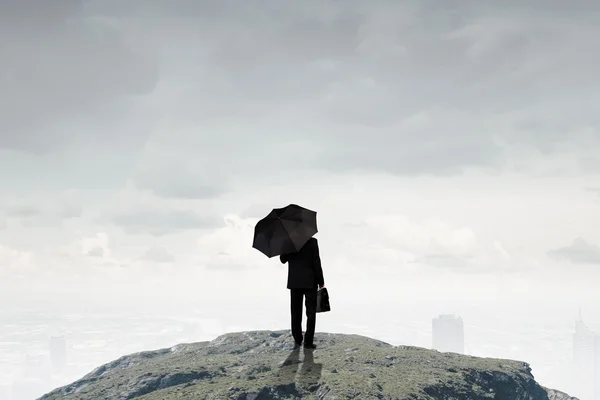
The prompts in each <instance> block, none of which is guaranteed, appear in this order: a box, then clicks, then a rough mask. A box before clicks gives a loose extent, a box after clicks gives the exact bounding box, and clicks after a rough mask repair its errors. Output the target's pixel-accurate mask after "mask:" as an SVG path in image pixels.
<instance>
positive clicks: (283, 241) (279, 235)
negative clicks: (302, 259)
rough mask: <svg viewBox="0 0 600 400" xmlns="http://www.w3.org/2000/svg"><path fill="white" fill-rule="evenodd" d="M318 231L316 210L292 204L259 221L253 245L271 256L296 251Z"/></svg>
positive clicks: (275, 210)
mask: <svg viewBox="0 0 600 400" xmlns="http://www.w3.org/2000/svg"><path fill="white" fill-rule="evenodd" d="M317 232H318V230H317V213H316V211H312V210H308V209H306V208H304V207H300V206H299V205H297V204H290V205H288V206H286V207H283V208H274V209H273V211H271V212H270V213H269V215H267V216H266V217H265V218H263V219H261V220H260V221H258V223H257V224H256V227H254V242H253V244H252V247H254V248H255V249H257V250H258V251H260V252H262V253H264V254H265V255H266V256H267V257H269V258H270V257H274V256H278V255H281V254H289V253H295V252H297V251H299V250H300V249H301V248H302V246H304V245H305V244H306V242H308V240H309V239H310V238H311V237H313V235H314V234H315V233H317Z"/></svg>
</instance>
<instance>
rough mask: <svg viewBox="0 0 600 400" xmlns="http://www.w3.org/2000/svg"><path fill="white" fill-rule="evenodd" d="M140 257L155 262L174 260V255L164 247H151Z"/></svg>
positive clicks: (170, 261)
mask: <svg viewBox="0 0 600 400" xmlns="http://www.w3.org/2000/svg"><path fill="white" fill-rule="evenodd" d="M141 259H142V260H144V261H152V262H157V263H172V262H174V261H175V256H174V255H173V254H172V253H171V252H169V251H168V250H167V249H165V248H164V247H151V248H150V249H148V251H146V252H145V253H144V254H143V255H142V257H141Z"/></svg>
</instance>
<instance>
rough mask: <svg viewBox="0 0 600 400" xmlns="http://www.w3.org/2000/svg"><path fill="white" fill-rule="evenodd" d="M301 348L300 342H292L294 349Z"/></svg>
mask: <svg viewBox="0 0 600 400" xmlns="http://www.w3.org/2000/svg"><path fill="white" fill-rule="evenodd" d="M300 346H302V342H294V348H295V349H297V348H299V347H300Z"/></svg>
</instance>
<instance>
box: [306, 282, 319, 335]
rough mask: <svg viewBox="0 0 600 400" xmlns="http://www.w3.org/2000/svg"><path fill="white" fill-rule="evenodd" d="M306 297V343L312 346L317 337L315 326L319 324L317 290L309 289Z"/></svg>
mask: <svg viewBox="0 0 600 400" xmlns="http://www.w3.org/2000/svg"><path fill="white" fill-rule="evenodd" d="M304 295H305V296H306V302H305V304H306V318H307V320H306V333H305V335H304V343H308V344H312V343H313V339H314V337H315V326H316V323H317V289H316V288H315V289H307V290H306V291H305V292H304Z"/></svg>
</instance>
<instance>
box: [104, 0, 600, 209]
mask: <svg viewBox="0 0 600 400" xmlns="http://www.w3.org/2000/svg"><path fill="white" fill-rule="evenodd" d="M582 7H583V8H582V9H581V10H580V11H572V10H566V9H565V7H564V6H562V5H560V4H559V3H557V2H551V5H550V6H547V5H546V4H544V5H543V6H542V5H541V4H539V5H538V6H535V7H534V6H532V7H531V8H528V7H524V6H522V5H520V4H517V3H516V2H509V3H507V4H504V3H503V5H502V8H499V7H498V6H495V5H493V4H475V3H473V2H466V1H456V2H453V3H452V6H449V7H439V5H438V4H434V3H432V2H427V1H426V2H416V1H415V2H402V3H397V4H392V3H389V2H377V1H375V2H369V5H368V6H367V5H366V3H363V2H344V3H343V4H341V3H339V4H338V3H336V2H326V3H323V2H315V1H305V2H302V4H301V5H295V6H293V7H292V6H289V7H281V6H280V4H279V3H276V2H273V1H266V0H265V1H263V2H261V7H256V6H255V5H252V4H250V3H247V2H243V1H225V2H219V4H218V5H215V4H209V3H207V2H197V3H194V4H191V3H190V2H188V1H176V2H169V3H168V5H167V3H162V2H156V1H151V2H131V3H128V5H127V6H124V5H121V3H119V4H117V3H116V2H103V3H100V2H96V3H95V4H93V10H94V12H97V13H99V14H102V15H105V16H108V17H110V18H115V19H116V20H117V21H119V26H120V27H121V28H122V29H124V30H125V31H126V32H130V33H131V34H132V35H134V34H135V36H136V37H138V38H140V39H139V40H142V39H141V38H145V40H147V41H148V42H150V41H151V42H152V43H153V46H155V49H156V51H157V53H158V54H161V55H162V60H163V64H162V65H163V67H164V69H163V70H164V75H163V77H164V79H165V81H168V82H170V85H171V86H170V88H171V89H169V90H170V91H168V90H167V89H166V88H163V90H164V91H161V92H160V96H161V98H162V99H163V100H164V101H163V103H162V106H163V111H162V112H163V113H164V114H165V115H168V121H169V122H168V123H167V122H165V129H164V132H163V134H162V135H160V134H158V135H157V136H158V137H157V136H154V137H153V138H152V140H151V142H152V143H154V144H155V145H156V147H158V148H160V149H161V150H160V151H156V152H155V153H154V154H153V155H149V154H146V155H145V156H144V157H147V163H148V165H153V162H154V161H156V162H157V164H156V167H155V170H153V171H154V172H152V173H148V174H149V176H151V177H152V178H148V177H146V178H141V177H140V178H139V182H140V185H141V186H143V187H153V188H154V190H155V192H156V193H158V194H160V195H164V196H176V197H204V196H207V195H211V194H216V193H218V192H219V191H218V190H217V189H214V188H215V186H217V187H218V185H216V183H218V182H226V181H227V180H228V178H229V177H231V176H232V175H237V174H238V173H239V171H241V170H243V171H245V172H246V173H247V174H248V176H251V177H252V178H256V179H261V177H262V179H264V175H265V172H264V171H266V170H273V169H274V168H280V169H288V168H293V167H294V166H299V167H301V168H317V169H321V170H323V169H325V170H329V171H335V172H350V171H354V170H356V169H361V170H364V169H367V170H384V171H389V172H391V173H393V174H397V175H415V174H436V175H442V176H444V175H456V174H460V173H462V172H463V171H464V170H465V169H469V168H478V169H481V168H485V169H489V170H492V171H497V170H501V169H506V168H511V165H512V162H514V160H513V158H515V157H518V156H519V154H520V153H517V152H515V151H514V150H515V149H516V148H520V147H524V148H533V149H538V150H541V151H543V152H545V153H549V152H555V153H562V152H564V151H565V148H567V147H568V146H566V145H565V144H566V143H568V144H569V145H570V146H574V147H575V148H576V150H575V151H577V152H580V153H581V155H582V157H585V156H587V155H586V152H589V149H590V148H591V147H589V146H587V145H584V144H583V142H584V141H585V140H589V141H591V143H595V144H596V145H597V144H598V135H597V133H594V132H595V128H594V127H597V126H598V125H599V124H600V120H599V119H598V117H597V113H596V112H595V109H594V104H595V103H594V101H593V99H594V96H595V92H596V90H595V88H594V86H593V85H591V86H590V85H589V82H593V80H594V77H595V71H594V69H593V67H592V66H593V65H596V64H597V62H598V61H600V58H599V57H600V56H598V53H597V52H590V51H585V50H583V49H584V48H595V47H596V46H597V45H598V43H599V42H600V39H598V38H599V37H600V35H598V30H599V29H600V28H598V25H597V24H595V19H594V18H591V17H590V13H586V12H583V10H584V9H586V7H587V9H588V10H592V9H593V7H595V6H594V5H593V4H591V3H585V5H582ZM559 11H560V12H563V14H561V13H560V12H559ZM134 14H135V15H137V16H138V19H137V20H136V22H135V25H132V23H131V21H132V19H125V18H126V17H128V16H132V15H134ZM183 16H185V17H193V18H181V17H183ZM573 18H576V20H577V22H578V23H577V24H574V23H573V22H572V21H573ZM143 21H146V23H144V22H143ZM173 43H177V46H174V45H173ZM192 48H193V49H194V51H190V49H192ZM200 54H201V55H200ZM168 127H170V129H169V128H168ZM341 143H343V145H341ZM165 146H167V148H165ZM179 150H181V153H179V152H178V151H179ZM167 153H169V154H176V155H179V158H178V160H177V161H178V162H175V161H165V159H166V158H169V157H170V156H166V155H165V154H167ZM282 153H283V156H282ZM264 154H269V157H264V156H263V155H264ZM217 155H218V156H217ZM259 158H260V159H259ZM184 160H186V161H184ZM188 160H189V164H188ZM186 164H187V168H183V169H182V171H181V173H180V174H179V175H177V176H176V178H175V180H174V181H173V182H171V183H170V182H168V181H167V180H166V179H165V178H164V177H163V175H168V174H171V171H176V170H178V169H181V167H182V166H186ZM209 165H212V166H218V168H216V167H214V168H212V169H211V168H210V167H208V166H209ZM582 168H583V167H582ZM159 170H162V171H164V173H160V172H159ZM206 171H211V172H212V173H215V174H216V175H218V176H217V177H215V178H214V180H211V176H206ZM209 175H210V174H209ZM205 188H210V190H208V191H207V190H205Z"/></svg>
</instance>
